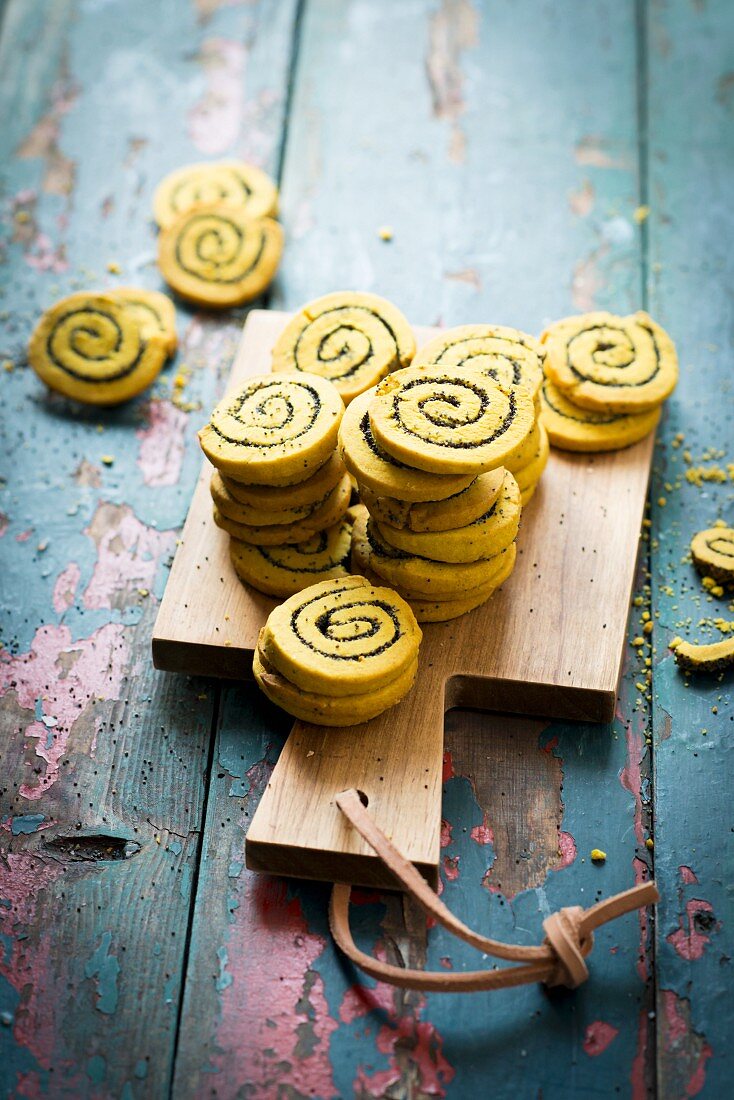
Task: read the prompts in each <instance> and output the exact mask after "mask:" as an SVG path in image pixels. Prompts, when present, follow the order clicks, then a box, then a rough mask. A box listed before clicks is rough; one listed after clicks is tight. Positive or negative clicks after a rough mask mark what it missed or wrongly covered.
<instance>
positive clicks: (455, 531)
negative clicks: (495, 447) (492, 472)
mask: <svg viewBox="0 0 734 1100" xmlns="http://www.w3.org/2000/svg"><path fill="white" fill-rule="evenodd" d="M521 512H522V504H521V502H520V490H519V488H518V485H517V482H516V481H515V479H514V477H513V476H512V474H511V473H510V472H509V470H506V471H505V478H504V481H503V483H502V490H501V492H500V495H499V497H498V498H497V500H496V501H495V503H494V504H493V505H492V507H491V508H489V509H488V510H487V511H486V512H485V513H484V515H482V516H480V517H479V518H478V519H475V520H474V521H473V522H472V523H468V524H466V526H464V527H454V528H452V529H451V530H450V531H435V532H434V531H431V532H422V531H407V530H405V529H399V528H396V527H388V526H387V525H385V526H380V525H379V523H378V524H377V525H376V527H377V531H378V534H379V535H380V537H381V538H382V540H383V541H384V542H387V543H389V544H390V545H391V546H395V547H397V549H398V550H405V551H406V552H407V553H409V554H416V555H417V556H418V557H423V558H432V559H433V560H434V561H443V562H449V563H456V564H462V563H466V562H472V561H479V559H480V558H491V557H494V555H495V554H499V553H500V551H502V550H505V549H506V548H507V547H508V546H509V545H510V543H511V542H512V541H513V539H514V538H515V537H516V535H517V531H518V527H519V526H520V513H521Z"/></svg>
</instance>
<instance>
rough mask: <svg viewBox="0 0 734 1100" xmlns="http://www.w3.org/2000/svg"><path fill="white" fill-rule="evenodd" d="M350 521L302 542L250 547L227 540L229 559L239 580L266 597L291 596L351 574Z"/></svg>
mask: <svg viewBox="0 0 734 1100" xmlns="http://www.w3.org/2000/svg"><path fill="white" fill-rule="evenodd" d="M351 542H352V520H351V517H350V516H349V514H347V515H345V516H344V517H343V518H342V519H341V520H340V521H339V523H336V524H334V526H333V527H329V528H327V530H325V531H318V532H317V533H316V534H315V535H312V536H311V538H309V539H307V540H306V541H305V542H299V543H295V544H293V545H287V544H286V545H284V546H252V545H250V544H249V543H247V542H240V541H239V540H238V539H232V538H231V539H230V540H229V556H230V558H231V561H232V564H233V566H234V568H235V572H236V573H237V576H238V577H239V578H240V580H243V581H246V582H247V583H248V584H249V585H251V586H252V587H253V588H256V589H257V590H258V591H259V592H265V593H266V594H267V595H269V596H292V595H293V594H294V593H295V592H300V591H302V589H304V588H308V586H309V585H311V584H315V583H316V582H317V581H325V580H329V579H330V578H333V577H346V576H348V574H349V571H350V550H351Z"/></svg>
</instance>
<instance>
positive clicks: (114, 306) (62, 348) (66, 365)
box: [28, 293, 170, 405]
mask: <svg viewBox="0 0 734 1100" xmlns="http://www.w3.org/2000/svg"><path fill="white" fill-rule="evenodd" d="M169 346H170V345H169V340H168V338H167V337H165V336H163V335H161V334H158V333H152V334H149V335H146V334H144V332H143V329H142V328H141V326H140V324H139V323H138V321H137V319H136V318H135V316H134V314H133V312H132V311H131V310H129V309H128V308H127V306H126V305H125V303H124V302H122V301H117V300H116V299H115V298H114V297H113V296H112V295H108V294H86V293H78V294H70V295H69V296H68V297H66V298H62V299H61V300H60V301H58V302H56V303H55V305H53V306H51V308H50V309H47V310H46V312H45V313H44V314H43V316H42V317H41V319H40V321H39V322H38V324H37V325H36V328H35V329H34V331H33V335H32V336H31V339H30V343H29V346H28V359H29V362H30V364H31V366H32V367H33V369H34V371H35V372H36V374H37V375H38V376H39V378H41V379H42V380H43V381H44V382H45V383H46V385H47V386H49V387H50V389H52V390H56V391H57V392H58V393H62V394H64V395H65V396H66V397H72V398H74V399H75V400H77V401H83V402H85V403H86V404H89V405H117V404H119V403H120V402H122V401H127V400H129V398H131V397H134V396H135V395H136V394H138V393H140V392H141V391H142V390H144V389H146V387H147V386H149V385H150V384H151V382H152V381H153V380H154V379H155V378H156V377H157V376H158V374H159V373H160V371H161V368H162V367H163V365H164V363H165V361H166V357H167V355H168V348H169Z"/></svg>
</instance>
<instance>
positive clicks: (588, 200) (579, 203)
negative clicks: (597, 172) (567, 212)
mask: <svg viewBox="0 0 734 1100" xmlns="http://www.w3.org/2000/svg"><path fill="white" fill-rule="evenodd" d="M595 197H596V193H595V191H594V185H593V183H592V182H591V180H588V179H585V180H584V181H583V183H582V184H581V186H580V187H579V189H578V191H572V192H571V194H570V195H569V196H568V205H569V206H570V208H571V213H572V214H575V215H576V217H577V218H588V216H589V214H590V213H591V211H592V210H593V209H594V199H595Z"/></svg>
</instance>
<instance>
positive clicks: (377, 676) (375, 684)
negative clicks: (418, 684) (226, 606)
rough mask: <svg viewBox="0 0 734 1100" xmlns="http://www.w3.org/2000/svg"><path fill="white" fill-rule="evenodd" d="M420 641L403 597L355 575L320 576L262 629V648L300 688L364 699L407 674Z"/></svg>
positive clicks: (273, 662) (279, 670)
mask: <svg viewBox="0 0 734 1100" xmlns="http://www.w3.org/2000/svg"><path fill="white" fill-rule="evenodd" d="M420 641H421V630H420V627H419V626H418V624H417V623H416V621H415V616H414V615H413V612H412V611H411V609H410V607H409V605H408V604H407V603H406V602H405V600H403V599H402V598H401V597H400V596H398V595H397V594H396V593H395V592H393V590H392V589H390V588H384V587H375V586H374V585H371V584H369V583H368V582H367V581H366V580H365V579H364V577H354V576H351V577H345V578H344V579H343V580H328V581H321V582H320V583H319V584H315V585H312V586H311V587H310V588H306V589H304V590H303V591H302V592H299V593H298V594H297V595H295V596H291V597H290V598H289V599H287V600H286V601H285V603H283V604H281V605H280V606H279V607H276V608H275V610H274V611H272V612H271V613H270V615H269V617H268V620H267V622H266V624H265V626H264V627H263V629H262V631H261V632H260V640H259V649H260V652H261V654H262V656H263V657H265V659H266V661H267V662H268V664H270V665H271V666H272V667H273V668H274V669H275V670H276V672H278V673H280V675H281V676H284V677H285V678H286V679H287V680H289V681H290V683H291V684H295V685H296V686H297V687H299V688H300V689H301V690H302V691H307V692H317V693H319V694H322V695H329V696H359V695H364V694H366V693H369V692H372V691H375V690H379V689H381V688H383V687H385V686H386V685H387V684H389V683H391V682H392V681H394V680H397V679H398V678H399V677H400V676H402V675H403V674H404V673H407V672H408V670H409V669H410V668H411V666H412V665H413V664H414V662H415V661H416V659H417V657H418V649H419V646H420Z"/></svg>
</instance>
